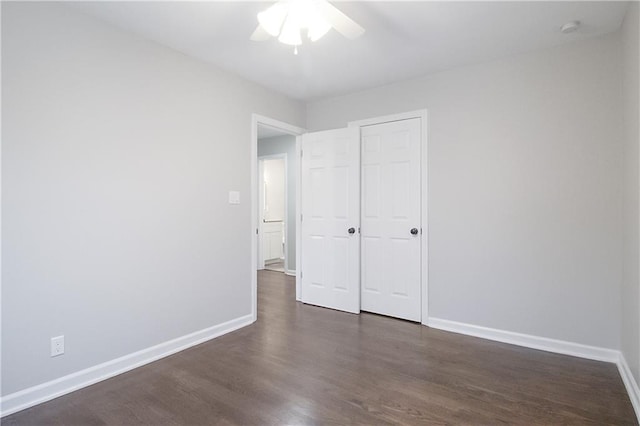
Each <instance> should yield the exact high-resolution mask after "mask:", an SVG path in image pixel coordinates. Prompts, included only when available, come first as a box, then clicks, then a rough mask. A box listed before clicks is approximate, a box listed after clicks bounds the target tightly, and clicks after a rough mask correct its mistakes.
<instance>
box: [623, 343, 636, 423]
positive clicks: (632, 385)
mask: <svg viewBox="0 0 640 426" xmlns="http://www.w3.org/2000/svg"><path fill="white" fill-rule="evenodd" d="M618 371H619V372H620V377H622V382H623V383H624V387H625V388H627V393H628V394H629V399H630V400H631V405H633V410H634V411H635V412H636V418H637V419H638V420H639V421H640V388H638V382H636V379H635V378H634V377H633V374H632V373H631V369H630V368H629V364H627V360H626V359H625V358H624V355H623V354H622V353H620V357H619V358H618Z"/></svg>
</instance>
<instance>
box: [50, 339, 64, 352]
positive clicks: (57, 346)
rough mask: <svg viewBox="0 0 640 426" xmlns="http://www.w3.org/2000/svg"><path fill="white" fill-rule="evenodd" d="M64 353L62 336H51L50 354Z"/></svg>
mask: <svg viewBox="0 0 640 426" xmlns="http://www.w3.org/2000/svg"><path fill="white" fill-rule="evenodd" d="M63 353H64V336H58V337H52V338H51V356H58V355H62V354H63Z"/></svg>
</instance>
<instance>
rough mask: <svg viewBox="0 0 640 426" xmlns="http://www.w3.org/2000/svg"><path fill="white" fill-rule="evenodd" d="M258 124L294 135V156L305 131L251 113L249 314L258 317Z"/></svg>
mask: <svg viewBox="0 0 640 426" xmlns="http://www.w3.org/2000/svg"><path fill="white" fill-rule="evenodd" d="M258 125H262V126H267V127H272V128H274V129H278V130H281V131H282V132H284V133H288V134H290V135H293V136H296V156H297V157H298V158H300V135H302V134H303V133H304V132H305V129H303V128H302V127H297V126H294V125H291V124H288V123H285V122H283V121H278V120H274V119H273V118H269V117H265V116H263V115H259V114H255V113H254V114H251V142H250V144H251V145H250V150H249V151H250V155H251V158H250V161H251V174H250V178H251V206H250V208H251V229H250V232H251V269H250V271H251V316H252V317H253V321H255V320H256V319H258V269H257V267H256V265H257V263H258V235H257V233H256V232H257V230H258ZM295 180H296V229H300V170H299V168H298V170H296V179H295ZM296 258H297V259H299V258H300V232H296ZM296 300H300V268H297V267H296Z"/></svg>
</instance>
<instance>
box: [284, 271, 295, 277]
mask: <svg viewBox="0 0 640 426" xmlns="http://www.w3.org/2000/svg"><path fill="white" fill-rule="evenodd" d="M284 273H285V274H286V275H289V276H290V277H295V276H296V270H295V269H285V271H284Z"/></svg>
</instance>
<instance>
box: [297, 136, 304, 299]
mask: <svg viewBox="0 0 640 426" xmlns="http://www.w3.org/2000/svg"><path fill="white" fill-rule="evenodd" d="M296 158H297V160H298V167H296V218H295V219H296V270H295V276H296V300H297V301H298V302H302V273H301V271H302V266H301V265H302V263H301V261H302V260H301V259H302V220H301V219H302V216H301V213H302V184H301V183H300V181H301V179H302V136H300V135H299V136H296Z"/></svg>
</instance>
